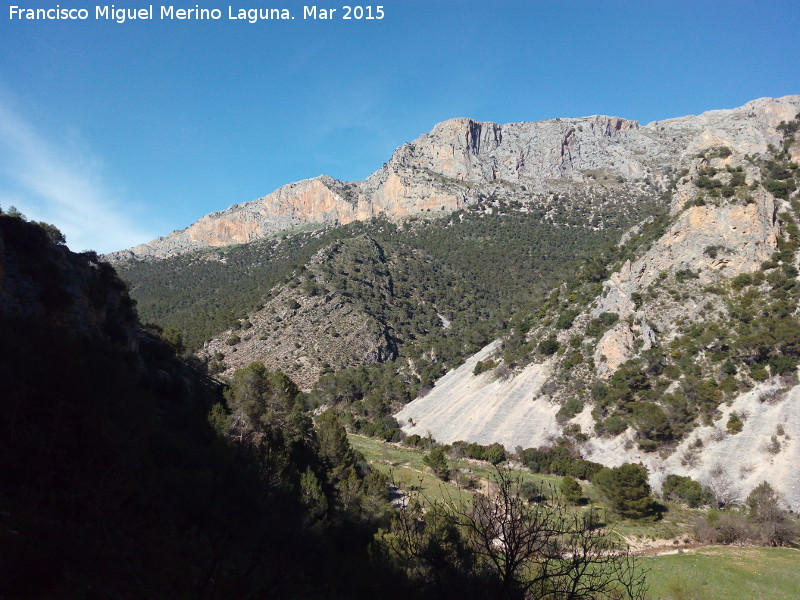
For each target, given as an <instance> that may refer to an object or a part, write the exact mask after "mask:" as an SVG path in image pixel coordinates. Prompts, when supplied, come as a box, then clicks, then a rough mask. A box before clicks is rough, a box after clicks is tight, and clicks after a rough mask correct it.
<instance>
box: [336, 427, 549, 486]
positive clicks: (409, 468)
mask: <svg viewBox="0 0 800 600" xmlns="http://www.w3.org/2000/svg"><path fill="white" fill-rule="evenodd" d="M348 438H349V439H350V444H351V445H352V446H353V448H355V449H356V450H358V451H359V452H361V453H362V454H363V455H364V457H365V458H366V459H367V461H368V462H369V463H370V464H371V465H373V466H374V467H375V468H376V469H378V470H379V471H381V472H382V473H386V474H388V475H391V477H392V478H393V480H394V481H395V483H396V484H397V485H398V487H400V488H403V489H409V488H410V487H411V486H413V487H414V488H418V489H419V491H420V492H422V495H423V496H424V497H427V498H429V499H432V500H450V499H452V500H455V499H460V500H465V501H469V499H470V497H471V493H470V492H468V491H466V490H464V489H462V488H460V487H459V486H457V485H455V484H453V483H451V482H447V483H446V482H444V481H442V480H440V479H439V478H437V477H436V476H434V475H433V473H432V472H431V470H430V469H429V468H427V467H426V466H425V464H424V463H423V462H422V458H423V456H425V454H426V453H425V451H423V450H418V449H414V448H405V447H403V446H398V445H396V444H387V443H385V442H383V441H381V440H378V439H376V438H369V437H363V436H360V435H353V434H350V435H348ZM449 462H450V467H451V468H453V469H458V470H463V471H464V476H465V477H468V476H470V475H471V476H473V477H475V478H476V479H477V480H478V483H480V482H482V481H488V480H490V479H491V477H492V473H493V467H492V466H491V465H490V464H489V463H486V462H482V461H476V460H467V459H465V460H451V461H449ZM520 475H521V476H522V480H523V481H532V482H534V483H536V484H537V485H540V486H542V487H543V488H545V489H547V488H549V487H554V488H557V486H558V483H559V482H560V481H561V478H560V477H556V476H554V475H535V474H533V473H530V472H526V471H520Z"/></svg>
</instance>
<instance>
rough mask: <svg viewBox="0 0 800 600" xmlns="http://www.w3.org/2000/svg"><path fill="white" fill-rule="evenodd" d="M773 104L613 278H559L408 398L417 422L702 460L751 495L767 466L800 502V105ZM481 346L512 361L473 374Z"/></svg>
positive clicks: (709, 166)
mask: <svg viewBox="0 0 800 600" xmlns="http://www.w3.org/2000/svg"><path fill="white" fill-rule="evenodd" d="M794 108H797V109H798V111H800V106H797V105H794ZM764 114H765V118H766V119H767V121H768V122H769V123H770V124H771V125H770V128H771V130H772V132H771V133H770V135H769V136H768V137H767V139H768V140H771V141H770V142H769V143H768V144H763V143H759V142H757V140H755V139H750V138H749V137H747V136H745V137H743V138H723V137H722V136H721V135H717V134H714V135H711V134H709V135H707V136H704V139H706V140H707V141H708V143H713V144H716V143H718V142H719V141H720V140H724V141H728V142H729V143H731V144H732V145H731V146H716V145H713V146H710V147H705V148H701V149H700V150H699V152H697V153H696V154H694V155H692V157H691V158H690V160H689V162H688V163H687V164H686V166H685V167H684V171H682V172H681V173H680V178H679V180H678V181H677V183H676V189H675V192H674V194H673V202H672V212H673V216H672V218H671V219H670V220H669V222H667V223H666V224H665V226H664V229H663V234H662V235H661V236H660V237H659V238H658V239H657V240H655V242H654V243H653V244H652V245H650V247H649V248H647V249H644V250H643V251H642V252H639V254H638V257H634V258H633V259H631V260H628V261H626V262H625V263H624V264H623V265H621V266H620V268H619V269H618V270H617V271H616V272H615V273H613V274H612V275H611V277H610V278H608V279H607V280H606V281H605V282H604V283H603V285H602V289H597V285H596V284H594V283H592V282H591V281H584V282H583V283H582V284H577V285H576V284H571V285H565V286H562V287H561V288H559V289H556V290H554V291H553V292H552V293H551V295H550V298H549V299H548V300H547V302H545V303H543V305H542V306H541V307H539V309H538V310H537V311H536V312H534V313H532V314H529V315H528V316H527V317H521V318H519V322H520V323H525V325H524V327H523V326H517V329H518V331H515V332H512V335H510V336H508V337H507V338H506V339H504V340H503V342H502V343H501V344H500V345H498V346H496V349H495V347H492V348H491V349H489V348H487V349H485V350H484V351H482V353H481V354H479V355H477V356H476V357H473V359H470V360H469V361H468V362H467V364H466V365H465V366H463V367H461V368H460V369H459V370H457V371H454V372H452V373H450V374H448V376H447V377H446V378H445V379H442V380H441V381H440V382H437V385H436V386H435V387H434V389H433V391H431V392H430V393H429V394H428V395H427V396H425V397H423V398H420V399H417V400H415V401H414V402H412V403H411V404H409V405H408V406H407V407H405V408H404V409H403V410H402V411H401V412H399V413H397V415H396V416H397V419H398V421H399V422H400V423H401V425H402V426H403V428H404V429H405V430H406V431H407V432H416V433H420V432H426V431H430V432H431V433H432V434H433V435H434V436H435V437H440V436H441V439H443V440H445V441H452V440H455V439H461V438H463V439H467V440H469V441H472V440H474V441H479V442H482V443H488V442H491V441H505V443H508V444H513V445H518V444H519V445H522V446H525V445H526V444H531V445H540V444H545V443H548V442H552V441H554V440H555V438H556V436H558V435H559V433H560V434H561V435H562V436H564V438H563V439H564V440H566V442H567V443H569V444H572V445H573V447H574V450H575V451H576V452H580V453H581V454H583V455H584V456H586V457H587V458H589V459H591V460H595V461H598V462H602V463H604V464H619V463H621V462H625V461H634V462H639V461H641V462H644V463H645V464H647V465H649V466H650V470H651V478H652V480H653V483H654V484H658V483H660V481H661V480H662V479H663V478H664V477H665V476H666V474H668V473H670V472H674V473H678V474H688V475H691V476H692V477H695V478H697V479H699V480H700V481H701V482H703V483H706V484H707V485H709V486H710V487H711V488H712V489H713V490H714V491H715V494H717V497H718V498H719V499H722V500H739V501H741V500H742V499H743V498H744V496H745V495H746V493H747V492H748V491H749V490H750V489H752V487H754V486H755V484H757V483H758V482H759V481H761V480H764V479H767V480H769V481H770V482H772V483H773V485H774V486H775V487H776V488H777V489H779V490H780V491H781V492H782V493H783V494H784V496H785V498H786V500H787V501H788V502H789V504H790V505H791V506H793V507H798V506H800V488H799V487H798V484H797V481H798V480H800V471H799V470H798V469H799V468H800V467H798V461H797V459H798V452H800V447H798V442H797V441H796V440H797V436H798V435H800V430H799V429H798V425H799V424H800V417H799V415H800V405H799V404H798V402H799V401H798V398H799V397H800V386H798V376H797V369H798V363H799V362H800V317H799V316H798V309H797V307H798V303H799V302H800V282H798V279H797V276H798V259H797V248H798V245H800V234H798V219H800V199H799V198H798V192H797V175H798V172H797V169H798V166H797V162H796V160H797V157H798V141H797V131H798V129H800V123H799V122H798V120H800V112H796V113H795V115H796V116H795V119H793V120H792V119H790V120H789V122H785V121H784V122H782V123H781V122H775V121H776V119H778V118H780V117H782V116H783V115H784V113H783V112H777V113H771V112H766V113H764ZM712 116H713V115H712ZM742 118H743V119H744V118H745V117H742ZM718 133H719V132H718ZM598 292H600V293H599V294H598ZM520 348H521V350H520ZM548 356H549V357H550V358H548ZM478 360H481V361H482V364H484V363H486V362H487V361H489V365H490V366H494V365H499V366H498V367H496V368H494V370H493V371H492V370H490V371H489V372H488V373H487V372H484V373H481V374H479V375H473V374H472V370H473V369H474V368H475V365H477V364H478ZM530 361H534V364H532V365H530V366H524V365H525V364H526V363H528V362H530ZM536 362H540V363H542V364H535V363H536ZM515 364H516V365H521V366H515ZM468 365H470V366H472V369H470V368H469V366H468ZM481 370H485V365H484V367H482V368H481V369H478V371H481ZM541 373H549V375H548V376H547V377H546V378H544V379H542V378H540V377H539V375H540V374H541ZM509 374H512V375H514V376H513V377H511V378H509ZM520 378H521V379H520ZM518 379H519V380H520V381H523V382H528V381H529V382H530V383H527V384H526V386H527V388H526V392H527V394H521V393H520V392H519V387H520V386H519V384H518V383H515V380H518ZM437 388H438V389H437ZM542 397H543V398H545V399H547V401H549V402H550V403H552V404H548V402H547V401H543V399H542ZM537 398H538V399H537ZM481 399H482V400H483V402H482V403H481V405H480V406H479V407H478V405H476V402H478V401H479V400H481ZM543 402H544V404H542V403H543ZM537 406H538V408H535V407H537ZM464 407H469V418H467V419H464V418H460V416H461V415H462V413H463V412H464ZM505 415H516V417H515V418H514V419H513V420H512V422H513V421H516V426H515V427H511V428H509V427H508V426H507V424H506V419H505V418H504V416H505ZM409 419H411V420H410V421H409ZM548 436H549V439H548Z"/></svg>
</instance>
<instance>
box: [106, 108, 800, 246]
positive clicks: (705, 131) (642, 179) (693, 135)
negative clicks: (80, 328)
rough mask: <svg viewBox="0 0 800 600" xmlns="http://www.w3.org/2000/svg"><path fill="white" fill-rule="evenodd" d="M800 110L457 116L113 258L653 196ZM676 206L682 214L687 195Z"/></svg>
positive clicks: (752, 143)
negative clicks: (590, 197)
mask: <svg viewBox="0 0 800 600" xmlns="http://www.w3.org/2000/svg"><path fill="white" fill-rule="evenodd" d="M798 111H800V96H787V97H785V98H780V99H772V98H762V99H759V100H755V101H753V102H749V103H747V104H746V105H744V106H742V107H740V108H736V109H732V110H717V111H710V112H707V113H703V114H702V115H699V116H690V117H682V118H677V119H669V120H666V121H657V122H654V123H650V124H649V125H647V126H644V127H642V126H640V125H639V124H638V123H636V122H635V121H628V120H625V119H621V118H618V117H608V116H592V117H585V118H577V119H551V120H547V121H539V122H535V123H511V124H507V125H498V124H496V123H487V122H479V121H475V120H472V119H466V118H459V119H451V120H449V121H444V122H443V123H439V124H438V125H436V126H435V127H434V128H433V130H432V131H431V132H430V133H427V134H424V135H422V136H420V137H419V138H417V139H416V140H414V141H413V142H410V143H407V144H404V145H403V146H401V147H400V148H398V149H397V150H396V151H395V153H394V155H393V156H392V158H391V159H390V160H389V162H387V163H386V164H385V165H384V166H383V167H382V168H381V169H380V170H378V171H377V172H376V173H374V174H372V175H371V176H370V177H368V178H367V179H365V180H363V181H360V182H354V183H345V182H341V181H338V180H336V179H334V178H332V177H328V176H325V175H323V176H320V177H316V178H313V179H308V180H305V181H301V182H298V183H292V184H289V185H286V186H283V187H281V188H279V189H277V190H275V191H274V192H272V193H271V194H269V195H268V196H265V197H263V198H260V199H258V200H254V201H252V202H247V203H244V204H237V205H234V206H232V207H230V208H228V209H227V210H224V211H221V212H217V213H213V214H210V215H207V216H205V217H203V218H201V219H200V220H198V221H197V222H196V223H194V224H193V225H191V226H190V227H188V228H186V229H184V230H181V231H174V232H172V233H171V234H169V235H168V236H165V237H162V238H157V239H156V240H153V241H151V242H149V243H147V244H142V245H140V246H136V247H134V248H131V249H130V250H126V251H122V252H117V253H113V254H111V255H109V256H108V258H109V259H112V260H126V259H135V258H161V257H166V256H171V255H175V254H180V253H184V252H188V251H191V250H195V249H198V248H204V247H215V246H224V245H227V244H233V243H243V242H248V241H251V240H254V239H257V238H260V237H264V236H267V235H270V234H272V233H275V232H278V231H282V230H286V229H291V228H293V227H298V226H313V225H324V224H346V223H349V222H351V221H354V220H365V219H369V218H372V217H374V216H377V215H381V216H383V217H386V218H389V219H392V220H399V219H403V218H406V217H409V216H413V215H418V214H446V213H450V212H452V211H454V210H458V209H460V208H463V207H465V206H468V205H470V204H474V203H476V202H478V201H480V200H481V199H482V198H485V197H489V196H492V195H493V194H495V195H497V194H499V195H501V196H503V197H504V198H506V199H508V200H516V201H518V202H522V203H531V202H537V201H541V197H542V196H543V195H549V194H551V193H552V192H554V191H556V192H558V191H560V190H570V191H571V192H574V191H575V190H588V189H590V188H595V187H597V186H598V185H601V186H602V187H603V189H605V190H606V191H610V192H612V193H613V194H615V195H619V194H620V193H621V189H622V190H626V191H627V193H628V194H634V195H635V194H638V193H641V192H647V193H653V192H654V191H658V190H664V189H666V188H667V187H668V186H669V185H670V184H671V181H672V180H673V178H674V177H675V174H676V173H677V172H678V171H679V170H680V169H681V168H685V167H687V166H688V165H691V164H692V163H693V157H694V156H695V155H696V154H697V153H698V152H700V151H702V150H704V149H706V148H710V147H714V146H722V145H727V146H729V147H730V148H732V149H733V150H734V151H736V152H737V153H740V154H742V155H744V154H759V153H763V152H765V151H766V150H767V147H768V145H769V144H771V143H777V142H778V141H779V140H780V135H779V133H778V132H777V130H776V129H775V128H776V126H777V125H778V124H779V123H780V122H781V121H788V120H791V119H792V118H794V115H796V114H797V112H798ZM676 202H680V206H682V200H681V198H680V195H678V198H677V200H676ZM675 207H676V208H679V205H678V204H676V205H675Z"/></svg>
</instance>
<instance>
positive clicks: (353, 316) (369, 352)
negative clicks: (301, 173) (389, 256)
mask: <svg viewBox="0 0 800 600" xmlns="http://www.w3.org/2000/svg"><path fill="white" fill-rule="evenodd" d="M373 266H374V267H375V268H374V269H373V268H372V267H373ZM355 270H358V271H360V275H359V277H358V278H356V277H354V271H355ZM345 280H346V281H345ZM342 286H346V287H342ZM392 289H393V283H392V277H391V274H390V273H389V271H388V269H386V257H385V256H384V251H383V249H382V248H381V247H380V246H379V245H378V244H377V243H376V242H375V241H374V240H372V239H371V238H369V237H367V236H361V237H358V238H353V239H348V240H344V241H342V242H338V243H336V244H333V245H332V246H326V247H324V248H323V249H321V250H320V251H319V252H317V254H316V255H315V256H314V257H313V258H312V260H311V261H309V263H308V264H307V265H305V267H304V268H303V270H302V272H298V273H295V276H294V277H292V278H291V279H290V281H288V282H287V283H286V284H285V285H281V286H277V287H276V288H275V290H276V291H275V294H274V295H270V296H269V297H268V298H267V300H266V302H265V303H264V305H263V307H262V308H261V309H260V310H257V311H255V312H253V313H251V314H250V315H249V316H248V317H247V318H246V319H244V321H243V322H242V323H241V324H240V326H239V327H238V328H237V329H228V330H226V331H224V332H222V333H220V334H219V335H217V337H216V338H215V339H213V340H211V341H209V342H207V343H206V344H205V346H204V348H203V351H202V353H201V354H202V355H203V356H204V357H207V358H208V359H209V361H211V362H212V363H215V364H216V369H217V370H219V372H220V373H221V374H222V375H224V376H228V375H232V374H233V373H234V372H235V371H236V370H237V369H240V368H242V367H245V366H247V365H248V364H250V363H252V362H254V361H258V362H261V363H263V364H264V365H266V366H267V368H269V369H273V370H274V369H280V370H281V371H284V372H285V373H287V374H288V375H289V376H291V378H292V380H293V381H295V383H297V384H298V385H299V386H300V387H301V388H303V389H310V388H311V387H312V385H313V384H314V383H315V382H316V381H317V380H318V379H319V378H320V376H321V375H323V374H325V373H329V372H335V371H340V370H342V369H344V368H347V367H351V366H358V365H363V364H369V363H375V362H385V361H387V360H391V359H393V358H395V357H396V356H397V345H396V343H395V340H394V338H393V336H392V331H391V328H390V327H389V325H388V324H387V323H386V322H384V321H383V320H382V318H381V315H382V313H383V312H385V311H384V310H382V307H379V306H370V305H367V304H366V303H365V301H364V299H363V298H360V296H362V295H363V292H365V291H366V290H369V295H370V296H371V297H372V298H381V299H382V300H381V302H386V301H388V300H389V299H390V297H391V295H392ZM287 332H290V334H287Z"/></svg>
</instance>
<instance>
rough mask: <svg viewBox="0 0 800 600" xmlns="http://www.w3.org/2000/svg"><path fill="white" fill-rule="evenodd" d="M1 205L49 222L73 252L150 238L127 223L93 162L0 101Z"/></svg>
mask: <svg viewBox="0 0 800 600" xmlns="http://www.w3.org/2000/svg"><path fill="white" fill-rule="evenodd" d="M0 176H2V179H0V206H2V207H3V209H7V208H8V207H9V206H12V205H14V206H16V207H17V208H18V209H19V210H20V211H21V212H23V213H24V214H25V215H26V216H27V217H28V218H29V219H32V220H35V221H46V222H48V223H53V224H54V225H56V227H58V228H59V229H60V230H61V231H62V232H63V233H64V235H66V236H67V244H68V245H69V247H70V248H71V249H72V250H76V251H81V250H87V249H92V250H96V251H98V252H110V251H112V250H121V249H123V248H127V247H130V246H133V245H136V244H139V243H142V242H145V241H148V240H150V239H152V238H153V237H155V236H154V235H152V234H151V233H150V232H147V231H145V230H144V229H143V228H141V227H139V226H138V225H136V224H134V223H133V222H132V216H131V215H130V214H127V213H126V211H125V210H123V209H122V208H121V207H120V200H121V199H120V198H118V197H115V194H114V193H113V192H112V191H111V189H110V188H109V186H108V185H107V184H106V183H105V182H104V181H103V178H102V177H101V174H100V172H99V168H98V167H97V161H96V160H95V159H94V157H93V156H91V154H90V153H89V152H86V151H85V150H82V149H79V150H76V149H75V147H74V144H68V143H65V142H55V141H53V140H52V139H47V137H46V136H45V135H43V134H42V133H40V132H39V131H37V130H36V128H35V127H34V126H32V125H31V124H30V123H28V122H27V121H26V120H25V119H24V118H23V117H22V116H21V115H20V114H19V113H18V112H15V111H14V110H13V109H12V108H10V107H9V106H8V105H7V104H4V103H3V102H2V99H0Z"/></svg>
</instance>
